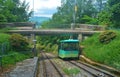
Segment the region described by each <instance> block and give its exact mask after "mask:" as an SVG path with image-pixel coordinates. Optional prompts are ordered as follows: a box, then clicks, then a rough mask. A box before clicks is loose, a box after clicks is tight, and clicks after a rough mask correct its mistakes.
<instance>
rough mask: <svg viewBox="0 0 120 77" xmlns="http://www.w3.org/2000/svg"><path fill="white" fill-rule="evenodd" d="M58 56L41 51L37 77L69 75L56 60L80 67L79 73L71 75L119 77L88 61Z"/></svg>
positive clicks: (66, 76) (75, 76) (63, 76)
mask: <svg viewBox="0 0 120 77" xmlns="http://www.w3.org/2000/svg"><path fill="white" fill-rule="evenodd" d="M55 58H56V56H54V55H52V54H48V53H41V58H40V61H39V68H38V69H39V72H38V76H37V77H68V75H66V74H65V73H64V72H63V70H62V69H61V67H60V66H59V65H58V64H59V63H56V62H55V60H56V59H57V60H59V61H60V62H65V63H66V65H70V66H71V67H73V66H75V67H77V68H79V69H80V73H79V74H78V75H74V76H69V77H117V76H115V75H113V74H111V73H109V72H107V71H105V70H103V69H100V68H97V67H94V66H92V65H89V64H87V63H84V62H81V61H78V60H77V61H76V60H67V61H66V60H60V59H58V58H56V59H55Z"/></svg>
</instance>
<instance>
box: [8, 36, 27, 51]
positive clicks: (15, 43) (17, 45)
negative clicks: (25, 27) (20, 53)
mask: <svg viewBox="0 0 120 77" xmlns="http://www.w3.org/2000/svg"><path fill="white" fill-rule="evenodd" d="M10 43H11V46H12V48H13V49H14V50H26V49H28V45H29V43H28V40H27V39H26V38H25V37H23V36H22V35H20V34H12V35H11V37H10Z"/></svg>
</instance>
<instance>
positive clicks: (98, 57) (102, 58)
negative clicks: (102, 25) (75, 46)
mask: <svg viewBox="0 0 120 77" xmlns="http://www.w3.org/2000/svg"><path fill="white" fill-rule="evenodd" d="M115 33H116V34H117V36H116V38H115V39H114V40H112V41H111V42H110V43H108V44H102V43H100V41H99V34H95V35H94V36H92V37H90V38H88V39H86V40H84V41H83V42H82V43H81V44H82V45H84V46H85V48H84V52H83V54H84V55H85V56H86V57H88V58H90V59H91V60H93V61H96V62H99V63H102V64H106V65H108V66H112V67H114V68H116V69H118V70H120V47H119V44H120V31H115Z"/></svg>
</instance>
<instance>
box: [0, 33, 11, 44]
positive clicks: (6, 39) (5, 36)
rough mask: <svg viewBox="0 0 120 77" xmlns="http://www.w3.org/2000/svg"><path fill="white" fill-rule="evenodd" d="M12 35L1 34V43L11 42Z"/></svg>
mask: <svg viewBox="0 0 120 77" xmlns="http://www.w3.org/2000/svg"><path fill="white" fill-rule="evenodd" d="M9 38H10V35H8V34H4V33H0V43H4V42H9Z"/></svg>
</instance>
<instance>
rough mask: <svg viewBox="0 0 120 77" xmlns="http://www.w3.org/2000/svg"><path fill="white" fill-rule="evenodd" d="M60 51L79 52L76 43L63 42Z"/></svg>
mask: <svg viewBox="0 0 120 77" xmlns="http://www.w3.org/2000/svg"><path fill="white" fill-rule="evenodd" d="M61 45H62V46H61V47H62V50H65V51H76V50H77V51H78V50H79V43H78V42H64V43H62V44H61Z"/></svg>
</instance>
